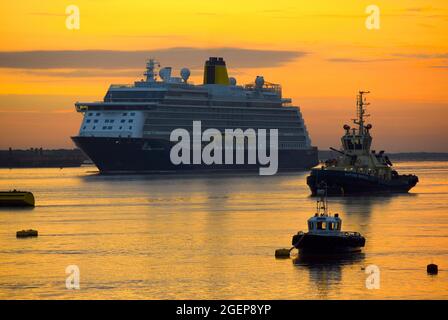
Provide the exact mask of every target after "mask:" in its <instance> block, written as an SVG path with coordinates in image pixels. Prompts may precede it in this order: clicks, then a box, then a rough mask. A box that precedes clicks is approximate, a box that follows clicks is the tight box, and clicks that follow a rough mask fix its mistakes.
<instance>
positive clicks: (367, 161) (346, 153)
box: [307, 91, 418, 195]
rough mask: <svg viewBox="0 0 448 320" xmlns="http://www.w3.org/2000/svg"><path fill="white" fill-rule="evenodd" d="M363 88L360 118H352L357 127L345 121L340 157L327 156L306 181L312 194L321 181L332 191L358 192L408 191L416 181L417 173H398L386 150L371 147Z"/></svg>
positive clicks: (358, 114)
mask: <svg viewBox="0 0 448 320" xmlns="http://www.w3.org/2000/svg"><path fill="white" fill-rule="evenodd" d="M366 93H369V92H368V91H367V92H364V91H360V92H359V95H358V97H357V119H354V120H353V122H354V123H355V125H357V126H358V127H357V128H350V126H348V125H344V130H345V134H344V135H343V136H342V138H341V141H342V149H341V150H336V149H334V148H330V149H331V150H333V151H336V152H338V153H339V154H340V156H339V157H338V158H337V159H331V160H327V161H326V162H325V165H324V166H322V167H321V168H316V169H312V170H311V174H310V175H309V176H308V177H307V184H308V186H309V187H310V189H311V193H312V195H316V191H317V188H318V186H319V185H320V183H322V182H325V183H326V185H327V186H328V193H329V195H344V194H359V193H400V192H408V191H409V190H410V189H411V188H413V187H414V186H415V185H416V184H417V182H418V177H417V176H415V175H399V174H398V172H397V171H396V170H394V169H393V167H392V162H391V161H390V159H389V157H388V156H386V155H385V154H384V151H380V152H379V153H376V152H375V150H372V151H370V146H371V144H372V136H371V135H370V130H371V129H372V125H371V124H367V125H366V124H365V118H366V117H368V116H369V115H367V114H366V110H365V108H364V107H365V106H366V105H369V103H366V102H365V98H364V94H366Z"/></svg>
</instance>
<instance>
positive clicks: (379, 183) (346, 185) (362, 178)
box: [307, 169, 418, 195]
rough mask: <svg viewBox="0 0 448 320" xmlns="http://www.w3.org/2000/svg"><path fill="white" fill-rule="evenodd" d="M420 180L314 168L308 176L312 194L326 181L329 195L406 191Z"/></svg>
mask: <svg viewBox="0 0 448 320" xmlns="http://www.w3.org/2000/svg"><path fill="white" fill-rule="evenodd" d="M417 182H418V178H417V177H416V176H414V175H401V176H398V177H396V178H394V179H392V180H383V179H380V178H378V177H376V176H370V175H367V174H362V173H354V172H346V171H342V170H322V169H313V170H311V174H310V175H309V176H308V177H307V184H308V186H309V188H310V190H311V193H312V195H316V192H317V189H319V186H320V185H322V183H325V185H326V187H327V192H328V194H329V195H351V194H372V193H378V194H387V193H406V192H408V191H409V190H410V189H412V188H413V187H414V186H415V185H416V184H417Z"/></svg>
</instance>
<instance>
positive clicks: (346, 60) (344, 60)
mask: <svg viewBox="0 0 448 320" xmlns="http://www.w3.org/2000/svg"><path fill="white" fill-rule="evenodd" d="M394 60H395V59H357V58H330V59H327V61H330V62H336V63H370V62H383V61H394Z"/></svg>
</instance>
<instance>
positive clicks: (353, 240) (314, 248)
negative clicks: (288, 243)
mask: <svg viewBox="0 0 448 320" xmlns="http://www.w3.org/2000/svg"><path fill="white" fill-rule="evenodd" d="M365 243H366V240H365V238H364V237H362V236H342V235H334V236H331V235H325V236H323V235H314V234H310V233H305V234H302V235H295V236H294V237H293V240H292V245H293V246H294V247H295V248H297V249H298V250H299V252H300V253H301V254H317V253H328V254H332V253H350V252H359V251H361V248H362V247H364V245H365Z"/></svg>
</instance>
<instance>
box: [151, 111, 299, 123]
mask: <svg viewBox="0 0 448 320" xmlns="http://www.w3.org/2000/svg"><path fill="white" fill-rule="evenodd" d="M192 117H197V118H199V119H202V120H221V119H222V120H227V119H229V120H245V121H272V118H275V119H276V120H277V121H281V122H298V121H300V118H299V117H298V116H297V115H292V116H291V115H288V116H285V115H282V116H279V115H275V116H273V115H257V114H237V115H234V114H209V113H199V112H190V113H174V112H171V113H169V112H163V113H162V112H160V113H159V112H153V113H151V119H179V120H183V119H191V118H192Z"/></svg>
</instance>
